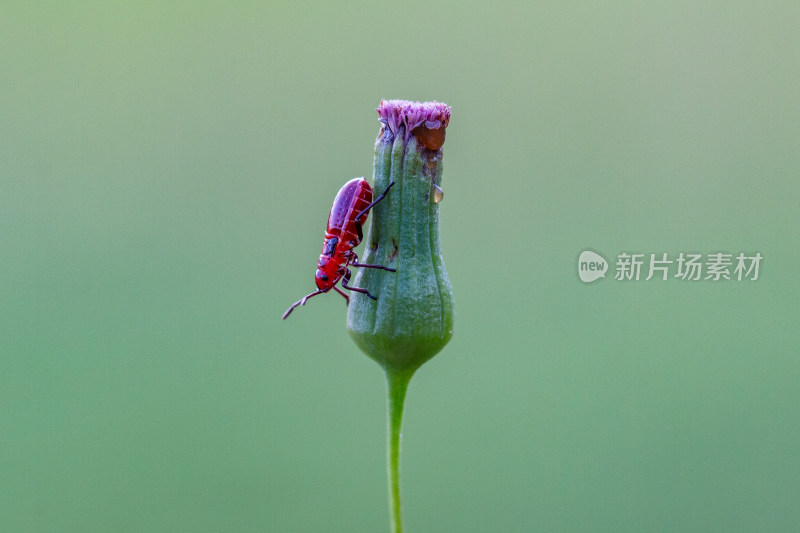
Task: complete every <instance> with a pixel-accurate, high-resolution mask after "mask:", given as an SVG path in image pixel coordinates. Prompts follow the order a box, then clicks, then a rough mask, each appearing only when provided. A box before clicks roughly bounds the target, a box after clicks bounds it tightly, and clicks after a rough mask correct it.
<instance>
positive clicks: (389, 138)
mask: <svg viewBox="0 0 800 533" xmlns="http://www.w3.org/2000/svg"><path fill="white" fill-rule="evenodd" d="M378 111H379V114H380V115H381V119H382V120H381V121H382V123H383V125H382V127H381V130H380V132H379V134H378V138H377V140H376V142H375V163H374V175H373V182H374V185H373V190H374V191H375V194H379V193H380V192H382V191H384V190H385V189H386V188H387V187H388V186H389V183H391V182H395V185H394V186H393V188H392V189H391V191H390V192H389V194H388V195H387V197H386V198H385V199H384V200H383V201H381V202H380V203H378V204H376V205H375V207H374V208H373V209H372V212H371V217H370V223H369V232H368V236H367V239H366V247H365V251H364V257H363V259H361V260H360V261H361V262H364V263H367V264H376V265H384V266H388V267H391V268H395V269H396V270H397V272H390V271H386V270H380V269H373V268H362V269H357V272H356V273H355V279H354V283H353V284H354V286H356V287H364V288H366V289H367V290H368V291H369V292H370V293H371V294H372V295H374V296H376V297H377V300H371V299H370V298H368V297H366V296H365V295H362V294H354V295H353V296H352V297H351V301H350V305H349V308H348V313H347V328H348V330H349V332H350V335H351V336H352V337H353V339H354V340H355V342H356V344H357V345H358V347H359V348H360V349H361V350H362V351H363V352H364V353H366V354H367V355H368V356H369V357H371V358H372V359H374V360H375V361H377V362H378V364H380V365H381V366H382V367H383V368H384V369H385V370H386V371H387V372H388V371H391V372H395V373H410V374H413V372H414V371H415V370H416V369H417V368H419V366H420V365H422V364H423V363H424V362H425V361H427V360H428V359H430V358H431V357H433V356H434V355H436V354H437V353H438V352H439V351H440V350H441V349H442V348H443V347H444V346H445V345H446V344H447V342H448V341H449V340H450V338H451V337H452V335H453V290H452V286H451V285H450V280H449V278H448V276H447V272H446V270H445V267H444V262H443V260H442V254H441V248H440V242H439V203H438V202H439V200H441V180H442V148H441V145H442V144H443V142H444V129H445V128H446V126H447V123H448V121H449V117H450V109H449V108H448V107H447V106H445V105H444V104H438V103H432V104H431V103H427V104H419V103H410V102H397V101H390V102H382V103H381V107H380V108H378ZM415 112H416V113H417V115H415V114H414V113H415ZM420 115H422V117H421V120H420ZM437 130H441V131H440V132H439V131H437ZM409 133H410V134H409ZM432 148H434V149H432Z"/></svg>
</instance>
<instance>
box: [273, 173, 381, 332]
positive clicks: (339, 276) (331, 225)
mask: <svg viewBox="0 0 800 533" xmlns="http://www.w3.org/2000/svg"><path fill="white" fill-rule="evenodd" d="M392 185H394V182H391V183H390V184H389V186H388V187H386V190H385V191H383V193H381V195H380V196H378V197H377V198H376V199H375V201H372V187H370V186H369V183H368V182H367V180H365V179H364V178H354V179H352V180H350V181H348V182H347V183H345V184H344V186H343V187H342V188H341V189H339V193H338V194H337V195H336V198H335V199H334V200H333V207H331V214H330V216H329V217H328V227H327V228H326V230H325V240H324V241H323V243H322V254H320V256H319V262H318V263H317V272H316V274H315V275H314V281H315V282H316V283H317V290H316V291H315V292H312V293H311V294H309V295H307V296H306V297H304V298H303V299H302V300H299V301H297V302H295V303H294V304H292V306H291V307H289V309H287V310H286V312H285V313H283V318H284V319H286V317H288V316H289V314H290V313H291V312H292V311H294V308H295V307H297V306H298V305H306V301H307V300H308V299H309V298H311V297H312V296H316V295H317V294H322V293H324V292H328V291H329V290H331V289H334V290H335V291H336V292H338V293H339V294H341V295H342V296H344V298H345V300H347V302H348V303H349V302H350V297H349V296H347V295H346V294H345V293H344V292H342V290H341V289H340V288H339V287H337V286H336V284H337V283H339V281H341V282H342V287H344V288H345V289H349V290H351V291H353V292H360V293H362V294H366V295H367V296H368V297H370V298H372V299H373V300H376V299H377V298H375V296H373V295H371V294H370V293H369V292H368V291H367V289H359V288H358V287H351V286H349V285H348V284H347V282H348V281H350V269H349V268H347V267H349V266H354V267H367V268H380V269H382V270H388V271H390V272H396V270H395V269H394V268H389V267H385V266H381V265H366V264H364V263H359V262H358V256H357V255H356V252H355V251H354V250H353V248H355V247H356V246H358V243H360V242H361V239H363V238H364V234H363V232H362V229H361V226H362V225H363V224H364V223H366V221H367V215H368V214H369V210H370V209H372V207H373V206H374V205H375V204H377V203H378V202H380V201H381V200H383V199H384V198H385V197H386V194H387V193H388V192H389V189H391V188H392Z"/></svg>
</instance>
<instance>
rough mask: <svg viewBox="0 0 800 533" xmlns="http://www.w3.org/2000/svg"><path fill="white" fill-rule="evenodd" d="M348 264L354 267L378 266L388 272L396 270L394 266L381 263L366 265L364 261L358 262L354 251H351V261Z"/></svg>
mask: <svg viewBox="0 0 800 533" xmlns="http://www.w3.org/2000/svg"><path fill="white" fill-rule="evenodd" d="M350 266H354V267H365V268H380V269H381V270H388V271H389V272H397V269H396V268H391V267H386V266H383V265H368V264H366V263H359V262H358V256H357V255H356V253H355V252H353V262H352V263H350Z"/></svg>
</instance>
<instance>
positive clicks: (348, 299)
mask: <svg viewBox="0 0 800 533" xmlns="http://www.w3.org/2000/svg"><path fill="white" fill-rule="evenodd" d="M333 288H334V289H336V292H338V293H339V294H341V295H342V296H344V299H345V300H347V304H348V305H349V304H350V297H349V296H348V295H346V294H345V293H344V291H343V290H342V289H340V288H339V287H337V286H336V285H334V286H333Z"/></svg>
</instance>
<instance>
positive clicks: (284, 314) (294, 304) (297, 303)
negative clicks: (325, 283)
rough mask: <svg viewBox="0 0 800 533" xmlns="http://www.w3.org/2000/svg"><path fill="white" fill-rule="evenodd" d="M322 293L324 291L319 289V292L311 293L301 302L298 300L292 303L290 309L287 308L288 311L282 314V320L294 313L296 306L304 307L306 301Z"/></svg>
mask: <svg viewBox="0 0 800 533" xmlns="http://www.w3.org/2000/svg"><path fill="white" fill-rule="evenodd" d="M323 292H325V291H324V290H322V289H320V290H318V291H316V292H312V293H311V294H309V295H307V296H305V297H304V298H303V299H302V300H298V301H296V302H295V303H293V304H292V305H291V307H289V309H287V310H286V312H285V313H283V320H286V317H287V316H289V315H290V314H291V312H292V311H294V308H295V307H297V306H298V305H306V300H308V299H309V298H311V297H312V296H316V295H317V294H322V293H323Z"/></svg>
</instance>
